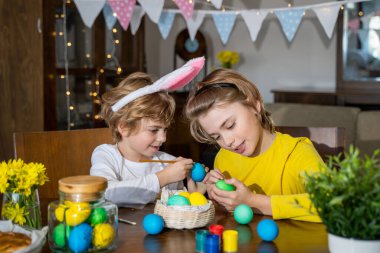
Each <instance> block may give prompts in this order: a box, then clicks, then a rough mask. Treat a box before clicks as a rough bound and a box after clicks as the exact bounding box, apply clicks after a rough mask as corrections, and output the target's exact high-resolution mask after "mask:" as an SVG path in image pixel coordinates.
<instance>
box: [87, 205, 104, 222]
mask: <svg viewBox="0 0 380 253" xmlns="http://www.w3.org/2000/svg"><path fill="white" fill-rule="evenodd" d="M106 220H107V211H106V209H104V208H103V207H97V208H95V209H94V210H92V212H91V214H90V217H89V218H88V222H89V223H90V224H91V225H92V226H95V225H96V224H101V223H104V222H105V221H106Z"/></svg>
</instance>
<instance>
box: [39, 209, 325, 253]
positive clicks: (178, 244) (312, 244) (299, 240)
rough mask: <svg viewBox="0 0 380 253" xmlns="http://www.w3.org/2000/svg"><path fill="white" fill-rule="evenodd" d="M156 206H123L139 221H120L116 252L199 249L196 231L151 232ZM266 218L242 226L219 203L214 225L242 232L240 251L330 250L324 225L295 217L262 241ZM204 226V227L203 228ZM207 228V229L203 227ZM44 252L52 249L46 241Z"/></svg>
mask: <svg viewBox="0 0 380 253" xmlns="http://www.w3.org/2000/svg"><path fill="white" fill-rule="evenodd" d="M153 209H154V205H153V204H149V205H148V206H146V207H145V208H144V209H142V210H136V209H127V208H119V217H120V218H123V219H127V220H131V221H135V222H137V225H136V226H133V225H128V224H124V223H119V233H118V235H119V240H118V246H117V249H116V250H115V251H114V252H123V253H124V252H133V253H135V252H136V253H139V252H148V253H153V252H154V253H159V252H165V253H166V252H168V253H171V252H175V253H178V252H180V253H186V252H192V253H193V252H195V231H196V230H197V229H192V230H174V229H167V228H165V229H164V231H163V232H161V233H160V234H159V235H156V236H152V235H147V234H146V233H145V231H144V230H143V228H142V226H141V224H142V220H143V218H144V216H145V215H147V214H149V213H153ZM264 218H270V217H267V216H262V215H255V216H254V218H253V220H252V222H251V223H250V224H249V225H239V224H238V223H236V221H235V220H234V218H233V216H232V215H231V213H229V212H226V211H225V210H224V209H223V208H222V207H220V206H216V215H215V221H214V224H220V225H223V226H224V228H225V229H235V230H237V231H238V232H239V245H238V247H239V249H238V250H239V251H238V252H267V253H269V252H273V253H275V252H308V253H312V252H318V253H323V252H329V251H328V247H327V233H326V230H325V226H324V225H323V224H317V223H310V222H301V221H293V220H279V221H277V224H278V226H279V230H280V233H279V236H278V237H277V239H276V240H274V241H273V242H272V243H265V242H262V241H261V239H260V238H259V237H258V235H257V233H256V226H257V224H258V222H259V221H260V220H262V219H264ZM200 229H202V228H200ZM203 229H205V228H203ZM42 252H50V251H49V247H48V245H47V244H46V245H45V247H44V248H43V250H42Z"/></svg>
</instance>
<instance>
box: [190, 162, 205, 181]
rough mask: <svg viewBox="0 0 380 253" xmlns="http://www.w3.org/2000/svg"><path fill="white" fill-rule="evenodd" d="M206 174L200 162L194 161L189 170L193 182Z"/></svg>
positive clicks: (201, 178) (200, 179)
mask: <svg viewBox="0 0 380 253" xmlns="http://www.w3.org/2000/svg"><path fill="white" fill-rule="evenodd" d="M205 176H206V170H205V168H204V167H203V166H202V164H200V163H194V165H193V168H192V170H191V178H192V179H193V180H194V182H201V181H202V180H203V179H204V178H205Z"/></svg>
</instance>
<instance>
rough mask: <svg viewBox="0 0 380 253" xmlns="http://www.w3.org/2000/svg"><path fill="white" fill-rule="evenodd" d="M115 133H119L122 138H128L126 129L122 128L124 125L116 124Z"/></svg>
mask: <svg viewBox="0 0 380 253" xmlns="http://www.w3.org/2000/svg"><path fill="white" fill-rule="evenodd" d="M117 131H118V132H119V133H120V135H121V136H122V137H127V136H128V129H127V128H126V127H125V126H124V124H121V123H118V124H117Z"/></svg>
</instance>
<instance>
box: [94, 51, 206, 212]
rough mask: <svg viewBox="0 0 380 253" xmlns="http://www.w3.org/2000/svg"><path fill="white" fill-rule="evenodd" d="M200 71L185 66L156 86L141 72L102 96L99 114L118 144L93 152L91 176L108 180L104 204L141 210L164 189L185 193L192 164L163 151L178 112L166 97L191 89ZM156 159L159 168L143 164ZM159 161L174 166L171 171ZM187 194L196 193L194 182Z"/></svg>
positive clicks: (190, 184) (171, 101) (169, 98)
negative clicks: (175, 90) (173, 91)
mask: <svg viewBox="0 0 380 253" xmlns="http://www.w3.org/2000/svg"><path fill="white" fill-rule="evenodd" d="M200 60H201V63H202V62H204V59H203V58H202V59H200ZM193 63H194V62H193ZM187 65H189V64H187ZM190 65H191V64H190ZM202 66H203V63H202ZM200 69H201V67H200V68H199V69H197V68H192V67H190V68H189V66H186V65H185V66H183V67H182V68H180V69H178V70H176V71H174V72H172V73H171V74H169V75H167V76H165V77H163V78H161V79H160V80H158V81H157V82H155V83H153V82H152V79H151V78H150V76H149V75H147V74H144V73H139V72H137V73H134V74H131V75H130V76H128V77H127V78H126V79H124V80H123V81H122V82H121V83H120V84H119V85H118V86H117V87H115V88H113V89H111V90H110V91H109V92H107V93H105V94H104V95H103V96H102V100H103V101H102V109H101V114H102V116H103V118H104V120H105V121H106V123H107V124H108V126H109V127H110V128H111V130H112V136H113V138H114V140H115V142H116V144H115V145H110V144H103V145H100V146H98V147H97V148H96V149H95V150H94V152H93V154H92V158H91V163H92V166H91V170H90V174H91V175H96V176H102V177H105V178H107V179H108V187H107V190H106V192H105V197H106V199H108V200H111V201H112V202H114V203H116V204H118V205H124V206H132V205H133V206H135V205H136V204H137V205H142V206H143V205H144V204H147V203H149V202H153V201H154V200H155V199H156V197H157V194H158V193H159V192H160V189H161V188H162V187H166V188H168V189H169V190H177V189H183V187H184V186H183V183H182V180H183V179H185V178H186V177H187V175H188V172H189V170H190V169H191V168H192V165H193V161H192V160H191V159H185V158H182V157H178V158H175V157H174V156H172V155H169V154H167V153H164V152H161V151H159V149H160V147H161V145H162V144H163V143H164V142H165V141H166V130H167V128H168V127H169V125H170V123H171V121H172V119H173V116H174V111H175V102H174V99H173V98H172V97H171V96H170V95H169V94H167V92H165V91H166V90H169V89H170V88H173V87H176V88H178V87H180V86H183V85H185V84H187V82H189V81H190V80H191V79H192V78H193V77H194V76H195V75H196V74H197V73H198V72H199V70H200ZM170 82H171V83H170ZM152 83H153V84H152ZM162 87H164V88H162ZM160 90H164V91H160ZM152 159H153V160H157V162H153V163H143V162H140V161H141V160H152ZM160 160H175V163H172V164H168V165H167V164H165V163H163V162H160ZM188 189H189V191H190V192H192V191H196V190H197V185H196V184H195V182H194V181H193V180H191V178H188ZM200 191H201V192H202V190H200ZM205 191H206V190H205V187H204V189H203V193H205Z"/></svg>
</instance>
